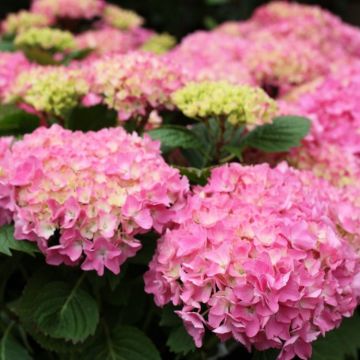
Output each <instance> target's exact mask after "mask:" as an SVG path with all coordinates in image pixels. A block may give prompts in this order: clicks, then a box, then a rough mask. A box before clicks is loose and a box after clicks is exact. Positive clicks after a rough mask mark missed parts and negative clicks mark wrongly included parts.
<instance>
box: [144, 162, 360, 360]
mask: <svg viewBox="0 0 360 360" xmlns="http://www.w3.org/2000/svg"><path fill="white" fill-rule="evenodd" d="M331 194H332V196H333V199H337V200H338V199H339V194H338V193H337V190H336V189H335V188H333V187H331V186H330V185H329V184H328V183H327V182H325V181H324V180H321V179H318V178H316V177H314V176H313V175H312V174H311V173H307V172H298V171H297V170H294V169H291V168H289V167H288V166H287V165H286V164H285V163H282V164H281V165H279V166H278V167H277V168H275V169H271V168H270V167H269V166H268V165H258V166H254V167H243V166H241V165H239V164H228V165H225V166H222V167H220V168H217V169H215V170H213V172H212V175H211V178H210V180H209V182H208V184H207V185H206V186H205V187H198V188H196V189H195V191H194V194H193V195H192V196H191V197H190V198H189V199H188V201H187V204H186V206H185V207H184V209H182V210H181V211H179V212H178V214H177V219H178V221H180V222H181V225H180V226H179V227H177V228H175V229H172V230H168V231H167V232H166V233H165V235H164V236H163V237H162V238H161V240H160V241H159V243H158V248H157V251H156V254H155V256H154V258H153V260H152V261H151V263H150V270H149V271H148V272H147V273H146V275H145V284H146V291H147V292H148V293H151V294H154V296H155V301H156V303H157V305H159V306H163V305H165V304H167V303H169V302H172V303H173V305H175V306H177V307H178V308H179V310H178V311H177V312H176V313H177V315H178V316H179V317H180V318H181V319H182V320H183V322H184V325H185V327H186V329H187V331H188V332H189V334H190V335H191V336H192V337H193V338H194V341H195V343H196V345H197V346H198V347H200V346H201V345H202V340H203V337H204V334H205V330H206V329H209V330H211V331H212V332H213V333H215V334H216V335H217V336H218V337H219V338H220V339H221V340H227V339H229V338H234V339H236V340H237V341H239V342H240V343H242V344H243V345H245V346H246V347H247V348H249V349H250V348H251V347H252V346H254V347H255V348H257V349H259V350H264V349H268V348H279V349H281V353H280V355H279V357H278V359H280V360H288V359H292V358H294V357H295V356H298V357H299V358H301V359H308V358H309V357H310V356H311V342H313V341H314V340H315V339H316V338H318V336H319V335H320V334H322V335H323V334H325V333H326V332H327V331H330V330H332V329H334V328H335V327H337V326H338V325H339V323H340V322H341V319H342V318H343V317H344V316H345V317H349V316H351V315H352V313H353V311H354V309H355V308H356V306H357V297H358V295H359V288H358V286H357V282H356V281H355V276H356V274H357V273H358V271H359V262H358V257H357V255H356V253H355V251H354V249H353V248H352V247H351V246H350V244H349V243H348V242H347V239H346V237H345V235H344V233H345V232H346V231H347V230H348V229H349V228H350V227H351V221H350V220H351V219H350V218H349V216H346V215H348V212H345V211H342V213H340V214H346V215H345V216H344V217H341V215H340V216H338V215H337V211H335V210H338V209H339V206H340V205H341V206H342V210H345V209H347V208H348V206H350V205H349V204H347V203H346V201H345V200H343V202H342V203H341V204H340V203H336V204H337V205H336V206H335V205H333V203H332V202H331V201H329V199H330V195H331ZM355 236H357V239H358V235H355Z"/></svg>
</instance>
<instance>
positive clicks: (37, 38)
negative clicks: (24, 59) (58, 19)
mask: <svg viewBox="0 0 360 360" xmlns="http://www.w3.org/2000/svg"><path fill="white" fill-rule="evenodd" d="M15 45H16V46H17V47H18V48H20V49H29V48H40V49H43V50H49V51H52V52H63V51H66V50H71V49H72V48H74V47H75V39H74V36H73V35H72V34H71V33H70V32H68V31H62V30H58V29H51V28H31V29H29V30H27V31H24V32H22V33H20V34H19V35H17V36H16V38H15Z"/></svg>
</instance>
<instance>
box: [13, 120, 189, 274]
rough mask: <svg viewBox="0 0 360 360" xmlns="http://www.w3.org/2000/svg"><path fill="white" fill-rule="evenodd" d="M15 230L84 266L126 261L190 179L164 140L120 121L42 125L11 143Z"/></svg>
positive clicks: (57, 260)
mask: <svg viewBox="0 0 360 360" xmlns="http://www.w3.org/2000/svg"><path fill="white" fill-rule="evenodd" d="M11 159H12V166H11V175H10V180H9V183H10V185H12V186H15V187H16V198H15V201H16V212H15V215H14V223H15V238H16V239H18V240H27V241H34V242H36V243H37V245H38V247H39V249H40V250H41V251H42V252H43V253H44V254H45V255H46V259H47V262H48V263H49V264H53V265H58V264H61V263H65V264H67V265H76V264H81V268H82V269H83V270H96V271H97V273H98V274H99V275H103V273H104V270H105V268H107V269H109V270H111V271H112V272H113V273H115V274H118V273H119V271H120V265H121V264H122V263H123V262H124V261H125V260H126V259H127V258H128V257H131V256H134V255H135V254H136V252H137V251H138V250H139V249H140V248H141V243H140V241H139V240H138V239H137V238H136V236H137V235H138V234H143V233H146V232H149V231H150V230H151V229H155V230H156V231H159V232H161V231H162V230H163V227H164V226H165V225H168V224H169V223H170V221H171V219H172V218H173V217H174V213H175V212H176V211H177V210H178V209H179V208H181V206H182V204H183V198H184V196H185V194H186V193H187V191H188V182H187V180H186V179H185V178H181V177H180V174H179V171H178V170H176V169H174V168H172V167H170V166H168V165H167V164H166V163H165V161H164V159H163V158H162V157H161V154H160V144H159V142H154V141H153V140H151V139H150V137H147V136H145V137H144V138H141V137H140V136H138V135H137V134H135V133H134V134H128V133H126V131H125V130H124V129H122V128H120V127H118V128H111V129H103V130H101V131H99V132H87V133H83V132H79V131H78V132H71V131H69V130H65V129H63V128H61V127H60V126H58V125H53V126H52V127H51V128H48V129H46V128H39V129H37V130H36V131H35V132H34V133H32V134H29V135H25V136H24V138H23V140H21V141H18V142H16V143H15V144H14V145H13V147H12V158H11Z"/></svg>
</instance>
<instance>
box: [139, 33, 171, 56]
mask: <svg viewBox="0 0 360 360" xmlns="http://www.w3.org/2000/svg"><path fill="white" fill-rule="evenodd" d="M175 45H176V39H175V37H174V36H172V35H170V34H167V33H163V34H155V35H153V36H151V37H150V39H149V40H148V41H146V42H145V43H144V44H143V46H142V47H141V49H142V50H144V51H149V52H152V53H154V54H158V55H161V54H165V53H167V52H168V51H169V50H171V49H172V48H173V47H174V46H175Z"/></svg>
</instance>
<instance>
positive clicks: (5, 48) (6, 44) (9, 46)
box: [0, 39, 16, 52]
mask: <svg viewBox="0 0 360 360" xmlns="http://www.w3.org/2000/svg"><path fill="white" fill-rule="evenodd" d="M15 50H16V48H15V46H14V43H13V42H12V41H9V40H5V39H0V52H13V51H15Z"/></svg>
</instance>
